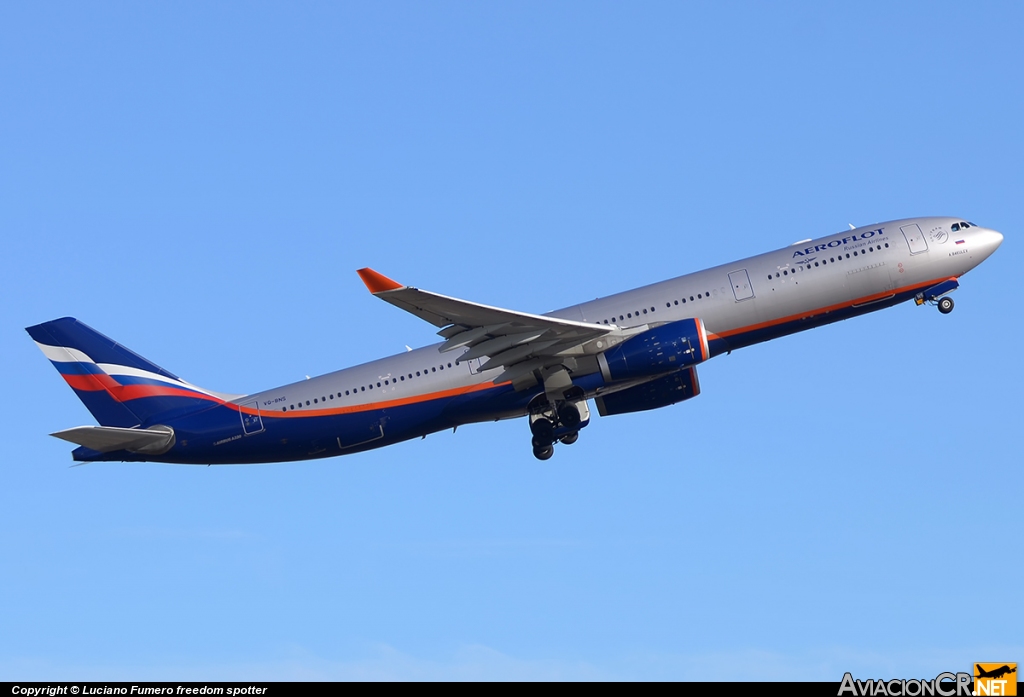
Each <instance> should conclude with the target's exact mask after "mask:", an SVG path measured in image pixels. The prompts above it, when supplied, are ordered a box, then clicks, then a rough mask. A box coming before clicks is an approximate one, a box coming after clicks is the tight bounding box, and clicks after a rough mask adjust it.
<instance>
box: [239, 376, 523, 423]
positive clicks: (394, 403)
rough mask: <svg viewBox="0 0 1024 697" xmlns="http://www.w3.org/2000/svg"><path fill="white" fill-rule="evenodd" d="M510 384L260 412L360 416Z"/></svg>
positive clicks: (484, 384) (247, 411)
mask: <svg viewBox="0 0 1024 697" xmlns="http://www.w3.org/2000/svg"><path fill="white" fill-rule="evenodd" d="M508 384H510V383H508V382H503V383H501V384H500V385H495V384H494V383H492V382H491V381H489V380H488V381H487V382H481V383H477V384H476V385H466V386H465V387H453V388H452V389H450V390H441V391H440V392H428V393H426V394H421V395H415V396H413V397H402V398H400V399H389V400H385V401H381V402H369V403H367V404H355V405H353V406H350V407H334V408H333V409H301V410H299V409H296V410H295V411H290V410H289V411H264V410H260V412H259V413H260V414H261V415H262V416H276V417H281V418H288V419H291V418H300V417H303V416H339V415H341V414H358V413H359V412H363V411H373V410H374V409H392V408H394V407H402V406H406V405H408V404H419V403H422V402H430V401H432V400H435V399H444V398H446V397H458V396H459V395H464V394H471V393H473V392H482V391H483V390H489V389H491V388H493V387H501V386H502V385H508ZM230 406H233V407H235V408H237V409H238V410H239V411H241V412H243V413H245V414H255V413H256V410H255V409H252V408H251V407H243V406H240V405H235V404H232V405H230Z"/></svg>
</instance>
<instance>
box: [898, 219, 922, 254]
mask: <svg viewBox="0 0 1024 697" xmlns="http://www.w3.org/2000/svg"><path fill="white" fill-rule="evenodd" d="M900 232H902V233H903V236H904V237H905V238H906V239H907V245H908V246H909V247H910V253H911V254H920V253H921V252H927V251H928V240H926V239H925V238H924V233H923V232H921V228H920V227H919V226H918V225H917V223H914V224H913V225H904V226H903V227H901V228H900Z"/></svg>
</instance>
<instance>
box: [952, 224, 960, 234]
mask: <svg viewBox="0 0 1024 697" xmlns="http://www.w3.org/2000/svg"><path fill="white" fill-rule="evenodd" d="M959 231H960V223H953V232H959Z"/></svg>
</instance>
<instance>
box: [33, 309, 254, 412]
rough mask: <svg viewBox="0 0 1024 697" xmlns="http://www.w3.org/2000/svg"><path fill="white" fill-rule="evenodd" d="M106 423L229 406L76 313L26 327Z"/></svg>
mask: <svg viewBox="0 0 1024 697" xmlns="http://www.w3.org/2000/svg"><path fill="white" fill-rule="evenodd" d="M25 331H27V332H28V334H29V336H31V337H32V339H33V340H34V341H35V342H36V345H37V346H39V348H40V350H42V352H43V353H44V354H45V355H46V357H47V358H48V359H50V362H51V363H53V365H54V367H55V368H56V369H57V371H58V372H59V373H60V374H61V377H63V378H64V380H65V381H67V383H68V384H69V385H70V386H71V388H72V389H73V390H74V391H75V394H77V395H78V398H79V399H81V400H82V403H83V404H85V406H86V408H88V409H89V411H90V412H91V413H92V415H93V416H94V417H95V418H96V420H97V421H98V422H99V423H100V425H102V426H121V427H132V426H150V425H152V424H156V423H160V422H161V420H165V419H169V418H172V417H174V416H179V415H181V414H186V413H189V412H192V411H196V410H199V409H205V408H208V407H211V406H214V405H216V404H224V403H225V402H226V401H228V400H230V399H232V398H234V396H235V395H221V394H217V393H214V392H210V391H208V390H204V389H202V388H199V387H196V386H195V385H190V384H189V383H187V382H185V381H184V380H182V379H181V378H179V377H178V376H177V375H175V374H174V373H171V372H168V371H166V370H164V369H163V368H161V367H160V366H158V365H156V364H155V363H151V362H150V361H148V360H146V359H145V358H143V357H142V356H140V355H139V354H137V353H135V352H134V351H131V350H129V349H127V348H125V347H124V346H121V345H120V344H119V343H117V342H116V341H114V340H113V339H111V338H109V337H106V336H104V335H103V334H100V333H99V332H98V331H96V330H95V329H93V328H92V327H89V326H88V325H85V324H83V323H81V322H79V321H78V320H76V319H74V318H73V317H63V318H61V319H55V320H53V321H51V322H44V323H42V324H37V325H35V326H34V327H28V328H26V330H25Z"/></svg>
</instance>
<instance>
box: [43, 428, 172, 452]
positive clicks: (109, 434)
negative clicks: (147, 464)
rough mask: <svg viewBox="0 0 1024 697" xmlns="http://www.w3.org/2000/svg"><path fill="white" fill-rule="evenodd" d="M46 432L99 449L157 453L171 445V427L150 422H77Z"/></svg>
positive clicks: (99, 450) (98, 450) (102, 450)
mask: <svg viewBox="0 0 1024 697" xmlns="http://www.w3.org/2000/svg"><path fill="white" fill-rule="evenodd" d="M50 435H51V436H53V437H54V438H60V439H61V440H66V441H68V442H70V443H75V444H76V445H84V446H85V447H87V448H89V449H90V450H95V451H97V452H101V453H111V452H114V451H116V450H130V451H131V452H133V453H144V454H146V455H160V454H162V453H165V452H167V451H168V450H170V449H171V446H173V445H174V429H172V428H170V427H169V426H152V427H150V428H148V429H138V428H116V427H113V426H78V427H76V428H69V429H67V430H64V431H57V432H56V433H51V434H50Z"/></svg>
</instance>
